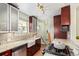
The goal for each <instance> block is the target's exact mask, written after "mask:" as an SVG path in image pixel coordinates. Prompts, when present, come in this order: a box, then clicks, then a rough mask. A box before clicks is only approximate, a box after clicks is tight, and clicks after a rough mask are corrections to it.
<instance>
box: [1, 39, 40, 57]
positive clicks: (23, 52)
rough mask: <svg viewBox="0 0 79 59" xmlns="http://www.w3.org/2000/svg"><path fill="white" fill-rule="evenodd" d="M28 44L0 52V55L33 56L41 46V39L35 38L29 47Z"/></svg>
mask: <svg viewBox="0 0 79 59" xmlns="http://www.w3.org/2000/svg"><path fill="white" fill-rule="evenodd" d="M27 45H28V44H25V45H22V46H19V47H16V48H13V49H10V50H7V51H5V52H2V53H0V56H33V55H34V54H35V53H36V52H37V51H38V50H39V49H40V47H41V39H37V40H36V41H35V44H34V45H32V46H31V47H28V46H27Z"/></svg>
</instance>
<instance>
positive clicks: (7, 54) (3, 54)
mask: <svg viewBox="0 0 79 59" xmlns="http://www.w3.org/2000/svg"><path fill="white" fill-rule="evenodd" d="M0 56H12V50H7V51H5V52H2V53H0Z"/></svg>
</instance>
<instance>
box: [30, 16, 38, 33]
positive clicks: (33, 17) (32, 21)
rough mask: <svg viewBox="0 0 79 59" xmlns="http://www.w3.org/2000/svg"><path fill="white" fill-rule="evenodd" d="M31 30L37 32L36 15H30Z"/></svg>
mask: <svg viewBox="0 0 79 59" xmlns="http://www.w3.org/2000/svg"><path fill="white" fill-rule="evenodd" d="M29 32H37V18H36V17H35V16H30V17H29Z"/></svg>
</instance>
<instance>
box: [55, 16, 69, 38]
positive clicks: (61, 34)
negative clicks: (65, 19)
mask: <svg viewBox="0 0 79 59" xmlns="http://www.w3.org/2000/svg"><path fill="white" fill-rule="evenodd" d="M54 38H60V39H66V38H67V33H66V32H62V31H61V15H57V16H54Z"/></svg>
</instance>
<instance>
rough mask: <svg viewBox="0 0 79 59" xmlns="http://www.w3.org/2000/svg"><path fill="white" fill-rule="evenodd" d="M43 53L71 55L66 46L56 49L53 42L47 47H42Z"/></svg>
mask: <svg viewBox="0 0 79 59" xmlns="http://www.w3.org/2000/svg"><path fill="white" fill-rule="evenodd" d="M44 53H49V54H53V55H57V56H71V53H70V51H69V47H68V46H65V48H64V49H57V48H55V47H54V44H51V45H50V46H48V48H47V49H44V52H43V54H44Z"/></svg>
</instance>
